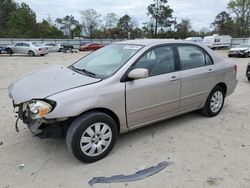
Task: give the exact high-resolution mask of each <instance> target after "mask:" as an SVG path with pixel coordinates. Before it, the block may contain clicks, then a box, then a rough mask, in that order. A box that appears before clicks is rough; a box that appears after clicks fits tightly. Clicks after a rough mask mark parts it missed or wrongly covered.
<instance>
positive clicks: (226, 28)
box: [212, 11, 236, 36]
mask: <svg viewBox="0 0 250 188" xmlns="http://www.w3.org/2000/svg"><path fill="white" fill-rule="evenodd" d="M212 26H214V33H217V34H220V35H231V36H235V35H236V34H235V28H236V25H235V23H234V21H233V19H232V18H231V17H230V15H229V13H227V12H226V11H222V12H221V13H219V14H218V15H217V16H216V17H215V20H214V22H213V23H212Z"/></svg>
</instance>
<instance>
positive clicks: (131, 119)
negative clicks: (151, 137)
mask: <svg viewBox="0 0 250 188" xmlns="http://www.w3.org/2000/svg"><path fill="white" fill-rule="evenodd" d="M174 57H175V56H174V50H173V47H171V46H161V47H157V48H154V49H152V50H150V51H148V52H147V53H146V54H145V55H143V56H142V57H141V58H140V59H139V61H137V63H136V64H135V65H134V66H133V68H132V69H136V68H146V69H148V70H149V77H148V78H145V79H139V80H133V81H127V82H126V104H127V106H126V108H127V121H128V126H129V127H133V126H140V125H143V124H145V123H150V122H153V121H156V120H161V119H164V118H166V117H167V116H170V115H172V114H175V113H177V112H178V111H179V100H180V72H179V71H176V64H175V58H174Z"/></svg>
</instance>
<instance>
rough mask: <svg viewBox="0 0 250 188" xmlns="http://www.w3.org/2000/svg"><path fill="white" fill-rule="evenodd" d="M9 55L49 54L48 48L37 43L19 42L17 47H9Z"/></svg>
mask: <svg viewBox="0 0 250 188" xmlns="http://www.w3.org/2000/svg"><path fill="white" fill-rule="evenodd" d="M7 49H8V53H9V54H14V53H19V54H27V55H29V56H44V55H46V54H48V53H49V51H48V47H46V46H43V45H42V44H38V43H35V42H19V43H16V44H15V45H10V46H7Z"/></svg>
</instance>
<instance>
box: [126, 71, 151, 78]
mask: <svg viewBox="0 0 250 188" xmlns="http://www.w3.org/2000/svg"><path fill="white" fill-rule="evenodd" d="M148 76H149V73H148V69H143V68H138V69H134V70H132V71H130V72H129V73H128V78H130V79H133V80H137V79H142V78H147V77H148Z"/></svg>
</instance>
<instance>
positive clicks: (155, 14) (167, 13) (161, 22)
mask: <svg viewBox="0 0 250 188" xmlns="http://www.w3.org/2000/svg"><path fill="white" fill-rule="evenodd" d="M167 2H168V1H167V0H154V3H152V4H150V5H149V6H148V15H149V16H150V17H151V19H152V23H153V24H154V37H155V38H157V33H158V29H159V27H160V28H161V30H163V29H164V28H165V27H171V25H172V23H173V22H172V21H170V20H169V19H170V18H172V13H173V9H171V8H170V7H169V6H168V5H166V4H167Z"/></svg>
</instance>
